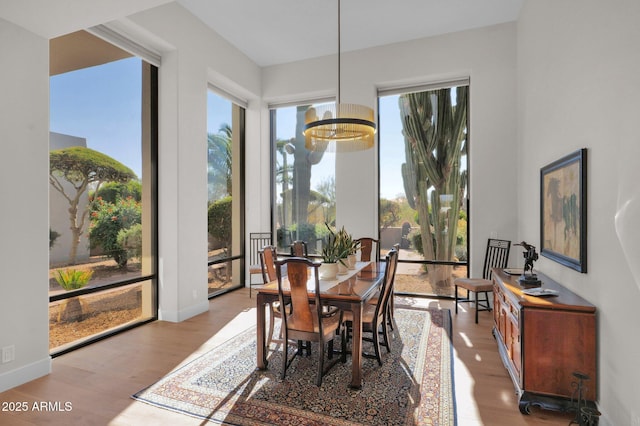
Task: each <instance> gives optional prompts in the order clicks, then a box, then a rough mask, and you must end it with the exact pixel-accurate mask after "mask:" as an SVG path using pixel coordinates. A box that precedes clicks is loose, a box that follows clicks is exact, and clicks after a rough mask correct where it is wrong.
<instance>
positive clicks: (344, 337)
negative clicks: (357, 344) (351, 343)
mask: <svg viewBox="0 0 640 426" xmlns="http://www.w3.org/2000/svg"><path fill="white" fill-rule="evenodd" d="M340 340H341V343H342V344H341V349H342V353H341V354H340V361H341V362H342V363H343V364H345V363H346V362H347V326H346V325H344V326H342V330H341V332H340Z"/></svg>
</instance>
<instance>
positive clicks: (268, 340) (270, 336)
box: [267, 303, 282, 349]
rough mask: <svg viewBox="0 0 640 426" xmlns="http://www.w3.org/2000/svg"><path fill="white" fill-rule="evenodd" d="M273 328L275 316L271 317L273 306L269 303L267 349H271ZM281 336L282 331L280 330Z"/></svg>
mask: <svg viewBox="0 0 640 426" xmlns="http://www.w3.org/2000/svg"><path fill="white" fill-rule="evenodd" d="M274 326H275V316H274V315H273V306H272V305H271V303H269V334H268V335H267V349H268V348H270V347H271V341H272V340H273V329H274ZM280 334H281V335H282V329H281V330H280Z"/></svg>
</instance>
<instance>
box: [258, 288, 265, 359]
mask: <svg viewBox="0 0 640 426" xmlns="http://www.w3.org/2000/svg"><path fill="white" fill-rule="evenodd" d="M265 305H266V303H265V300H264V296H263V295H261V294H260V293H258V296H257V297H256V308H257V309H256V312H257V315H258V318H257V321H256V323H257V328H256V333H257V334H258V339H257V340H258V351H257V352H258V359H257V365H258V369H259V370H265V369H266V368H267V350H266V348H265V340H266V339H265V328H266V320H265Z"/></svg>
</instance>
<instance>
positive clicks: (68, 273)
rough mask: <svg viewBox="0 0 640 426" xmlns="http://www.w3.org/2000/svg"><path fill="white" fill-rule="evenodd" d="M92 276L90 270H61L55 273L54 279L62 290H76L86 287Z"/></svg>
mask: <svg viewBox="0 0 640 426" xmlns="http://www.w3.org/2000/svg"><path fill="white" fill-rule="evenodd" d="M92 276H93V271H92V270H83V269H62V270H57V271H56V273H55V279H56V281H57V282H58V284H59V285H60V287H62V288H63V289H65V290H67V291H69V290H77V289H79V288H82V287H84V286H85V285H87V283H88V282H89V280H90V279H91V277H92Z"/></svg>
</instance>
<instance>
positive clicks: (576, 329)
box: [493, 269, 597, 414]
mask: <svg viewBox="0 0 640 426" xmlns="http://www.w3.org/2000/svg"><path fill="white" fill-rule="evenodd" d="M537 275H538V278H540V279H541V281H542V287H543V288H546V289H553V290H556V291H557V292H558V295H557V296H544V297H534V296H528V295H526V294H524V293H522V290H525V289H526V287H523V286H521V285H520V284H519V282H518V278H519V276H518V275H509V274H507V273H506V272H504V271H503V270H502V269H494V270H493V283H494V286H493V297H494V312H493V313H494V328H493V334H494V336H495V338H496V341H497V343H498V350H499V352H500V357H501V358H502V361H503V363H504V365H505V367H506V368H507V370H508V371H509V375H510V376H511V379H512V380H513V383H514V385H515V388H516V392H517V393H518V395H519V398H520V402H519V408H520V411H521V412H522V413H523V414H528V413H529V407H530V406H531V405H536V406H539V407H542V408H545V409H553V410H560V411H567V410H570V409H571V408H572V406H571V398H572V397H573V398H577V395H576V394H574V392H575V389H576V385H577V382H578V380H577V379H576V377H574V376H573V373H574V372H580V373H583V374H586V375H588V376H589V380H586V381H584V383H583V389H584V392H583V398H584V399H586V400H587V401H589V404H590V405H594V406H595V402H594V401H595V400H596V390H597V371H596V308H595V306H593V305H592V304H591V303H589V302H587V301H586V300H584V299H583V298H581V297H580V296H578V295H576V294H575V293H572V292H571V291H569V290H568V289H566V288H564V287H563V286H561V285H560V284H558V283H557V282H555V281H553V280H552V279H550V278H549V277H547V276H545V275H543V274H537Z"/></svg>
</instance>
